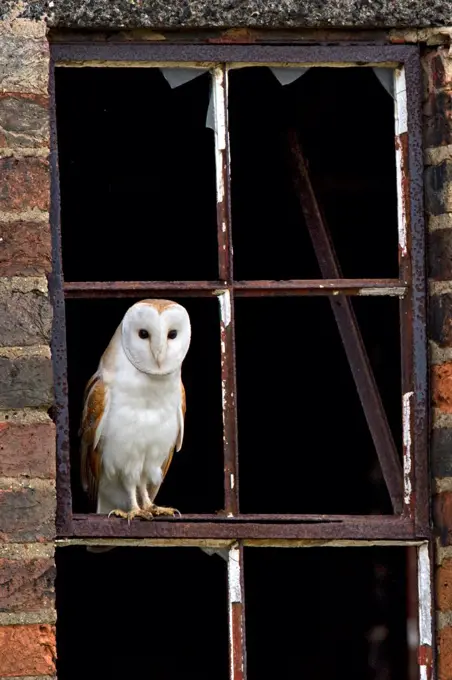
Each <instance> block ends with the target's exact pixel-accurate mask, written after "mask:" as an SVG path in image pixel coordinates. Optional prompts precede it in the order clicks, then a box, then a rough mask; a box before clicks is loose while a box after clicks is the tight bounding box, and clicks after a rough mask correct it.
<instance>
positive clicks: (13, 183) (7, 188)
mask: <svg viewBox="0 0 452 680" xmlns="http://www.w3.org/2000/svg"><path fill="white" fill-rule="evenodd" d="M0 177H1V178H2V181H1V183H0V210H4V211H5V212H11V211H14V210H29V209H32V208H38V209H39V210H48V209H49V199H50V180H49V164H48V162H47V160H44V159H42V158H22V159H17V158H2V159H0Z"/></svg>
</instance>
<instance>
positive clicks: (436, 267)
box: [428, 229, 452, 280]
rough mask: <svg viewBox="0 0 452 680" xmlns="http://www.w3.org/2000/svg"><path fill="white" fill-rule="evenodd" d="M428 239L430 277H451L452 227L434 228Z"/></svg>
mask: <svg viewBox="0 0 452 680" xmlns="http://www.w3.org/2000/svg"><path fill="white" fill-rule="evenodd" d="M428 241H429V244H428V257H429V276H430V278H432V279H438V280H448V279H452V229H436V230H435V231H433V232H432V233H431V234H430V235H429V239H428Z"/></svg>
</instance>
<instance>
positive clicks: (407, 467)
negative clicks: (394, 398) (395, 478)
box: [402, 392, 413, 505]
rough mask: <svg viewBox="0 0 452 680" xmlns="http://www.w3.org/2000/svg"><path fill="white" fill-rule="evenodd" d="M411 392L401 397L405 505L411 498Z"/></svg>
mask: <svg viewBox="0 0 452 680" xmlns="http://www.w3.org/2000/svg"><path fill="white" fill-rule="evenodd" d="M412 396H413V392H407V393H406V394H404V395H403V398H402V424H403V489H404V491H403V499H404V503H405V505H409V504H410V500H411V491H412V487H411V478H410V475H411V428H410V424H411V397H412Z"/></svg>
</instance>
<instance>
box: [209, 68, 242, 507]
mask: <svg viewBox="0 0 452 680" xmlns="http://www.w3.org/2000/svg"><path fill="white" fill-rule="evenodd" d="M212 90H213V109H214V118H215V175H216V187H217V242H218V274H219V278H220V280H221V281H223V283H224V285H225V286H228V287H227V288H224V289H223V290H221V289H220V290H216V291H215V294H216V295H218V302H219V305H220V343H221V346H220V350H221V397H222V411H223V465H224V494H225V510H226V512H227V513H228V514H232V515H235V514H237V513H238V511H239V494H238V483H239V480H238V438H237V408H236V379H235V375H236V369H235V329H234V296H233V290H232V289H231V286H232V278H233V261H232V233H231V211H230V203H229V183H230V182H229V178H230V171H229V135H228V97H227V93H228V75H227V68H226V64H220V65H219V66H217V67H216V68H215V69H214V70H213V72H212Z"/></svg>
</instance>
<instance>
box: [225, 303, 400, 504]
mask: <svg viewBox="0 0 452 680" xmlns="http://www.w3.org/2000/svg"><path fill="white" fill-rule="evenodd" d="M334 301H335V303H336V302H337V299H336V298H335V299H334ZM338 304H340V302H338ZM352 305H353V308H354V310H355V313H356V316H357V319H358V322H359V324H360V328H361V332H362V337H363V341H364V343H365V346H366V349H367V353H368V356H369V360H370V363H371V365H372V369H373V372H374V375H375V379H376V382H377V385H378V387H379V389H380V394H381V396H382V399H383V403H384V404H385V407H386V410H387V414H388V419H389V423H390V425H391V426H392V432H393V435H394V438H395V441H396V443H397V444H398V448H399V454H400V455H401V448H402V445H401V440H402V432H401V390H400V368H399V365H400V350H399V343H400V338H399V331H398V300H397V299H396V298H353V300H352ZM235 320H236V356H237V405H238V424H239V462H240V471H239V478H240V509H241V511H242V512H251V513H257V512H268V513H319V514H321V513H338V514H361V513H364V514H372V513H374V512H375V513H391V512H392V509H391V504H390V500H389V495H388V493H387V490H386V486H385V483H384V480H383V478H382V475H381V471H380V465H379V463H378V459H377V455H376V452H375V448H374V445H373V442H372V438H371V436H370V432H369V428H368V426H367V422H366V419H365V416H364V411H363V408H362V406H361V403H360V400H359V397H358V393H357V391H356V388H355V383H354V380H353V376H352V373H351V370H350V367H349V365H348V361H347V357H346V354H345V351H344V349H343V346H342V342H341V339H340V335H339V331H338V328H337V325H336V322H335V320H334V317H333V313H332V310H331V305H330V301H329V298H327V297H325V298H323V297H322V298H321V297H316V298H307V297H304V296H303V297H298V298H295V297H291V298H273V299H271V300H262V299H259V300H244V299H240V300H236V302H235Z"/></svg>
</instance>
